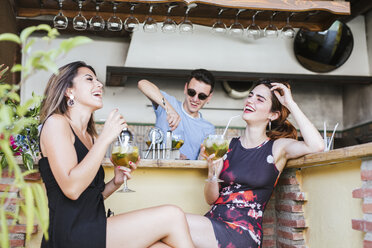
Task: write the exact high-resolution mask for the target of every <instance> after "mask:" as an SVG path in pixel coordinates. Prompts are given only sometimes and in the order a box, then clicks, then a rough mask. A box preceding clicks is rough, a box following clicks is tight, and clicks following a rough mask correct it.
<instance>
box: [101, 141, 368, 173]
mask: <svg viewBox="0 0 372 248" xmlns="http://www.w3.org/2000/svg"><path fill="white" fill-rule="evenodd" d="M368 157H371V159H372V142H371V143H367V144H363V145H356V146H350V147H345V148H340V149H336V150H331V151H329V152H320V153H313V154H309V155H306V156H303V157H300V158H297V159H292V160H289V161H288V163H287V166H286V168H303V167H308V166H320V165H329V164H336V163H339V162H345V161H352V160H356V159H367V158H368ZM102 164H103V165H104V166H112V164H111V162H110V160H109V159H105V160H104V161H103V163H102ZM139 167H144V168H199V169H203V168H207V163H206V161H201V160H152V159H142V160H141V161H140V164H139Z"/></svg>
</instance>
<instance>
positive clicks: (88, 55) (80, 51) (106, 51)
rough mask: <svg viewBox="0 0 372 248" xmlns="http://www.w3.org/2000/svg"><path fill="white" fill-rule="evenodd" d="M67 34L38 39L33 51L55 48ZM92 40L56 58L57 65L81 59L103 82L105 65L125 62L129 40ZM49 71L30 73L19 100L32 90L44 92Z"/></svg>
mask: <svg viewBox="0 0 372 248" xmlns="http://www.w3.org/2000/svg"><path fill="white" fill-rule="evenodd" d="M31 38H40V37H39V36H31ZM67 38H70V37H69V36H60V37H58V38H57V39H55V40H53V41H52V42H51V43H50V44H49V43H47V42H46V41H43V40H41V39H38V40H37V41H36V42H35V44H34V45H33V46H32V50H31V51H30V52H33V51H38V50H43V51H45V50H49V49H53V48H56V47H57V46H58V45H59V44H60V43H61V42H62V41H63V40H64V39H67ZM90 38H92V39H93V40H94V41H93V42H92V43H89V44H87V45H83V46H79V47H77V48H74V49H72V50H71V52H69V53H68V54H67V56H65V57H62V58H60V59H58V61H57V65H58V67H60V66H63V65H65V64H67V63H70V62H73V61H76V60H82V61H84V62H86V63H87V64H88V65H91V66H93V68H94V69H95V70H96V73H97V76H98V78H99V79H100V80H101V81H102V82H105V80H106V66H108V65H111V66H122V65H123V64H124V62H125V59H126V56H127V51H128V46H129V40H128V39H105V38H97V37H90ZM27 58H28V57H27V55H24V56H23V57H22V64H23V63H25V61H26V60H27ZM50 76H51V72H46V71H39V72H37V73H36V74H34V75H32V76H31V77H30V78H29V79H28V80H27V82H26V83H25V84H24V85H23V86H22V90H21V100H22V101H24V100H26V99H28V98H29V97H30V96H31V94H32V92H33V91H34V92H35V93H36V94H37V95H42V94H43V93H44V89H45V86H46V84H47V82H48V79H49V77H50Z"/></svg>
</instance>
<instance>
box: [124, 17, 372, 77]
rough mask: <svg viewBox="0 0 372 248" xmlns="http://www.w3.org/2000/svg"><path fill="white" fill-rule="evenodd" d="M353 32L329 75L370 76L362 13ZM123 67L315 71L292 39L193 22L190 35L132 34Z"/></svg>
mask: <svg viewBox="0 0 372 248" xmlns="http://www.w3.org/2000/svg"><path fill="white" fill-rule="evenodd" d="M347 25H348V26H349V27H350V28H351V30H352V33H353V35H354V49H353V52H352V54H351V56H350V58H349V59H348V61H346V63H345V64H344V65H343V66H341V67H340V68H338V69H336V70H334V71H333V72H330V73H329V74H330V75H370V70H369V66H368V55H367V53H366V50H367V43H366V39H365V23H364V18H363V16H360V17H357V18H355V19H354V20H352V21H351V22H349V23H348V24H347ZM125 66H133V67H150V68H174V69H194V68H199V67H200V68H206V69H209V70H217V71H218V70H220V71H243V72H270V73H299V74H314V73H313V72H310V71H308V70H306V69H305V68H303V67H302V66H301V65H300V64H299V63H298V62H297V60H296V58H295V56H294V52H293V40H284V39H266V38H261V39H259V40H252V39H247V38H241V39H237V38H233V37H230V36H228V35H223V36H220V35H213V34H211V32H210V28H209V27H204V26H198V25H195V31H194V34H192V35H181V34H162V33H161V32H157V33H155V34H152V33H144V32H143V31H142V29H140V31H139V32H136V33H134V34H133V37H132V42H131V45H130V48H129V52H128V58H127V60H126V63H125Z"/></svg>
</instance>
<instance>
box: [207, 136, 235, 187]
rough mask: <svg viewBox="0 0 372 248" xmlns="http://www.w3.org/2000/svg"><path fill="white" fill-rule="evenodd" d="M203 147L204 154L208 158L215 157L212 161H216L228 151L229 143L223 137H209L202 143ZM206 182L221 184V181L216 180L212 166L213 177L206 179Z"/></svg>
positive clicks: (214, 169)
mask: <svg viewBox="0 0 372 248" xmlns="http://www.w3.org/2000/svg"><path fill="white" fill-rule="evenodd" d="M203 145H204V147H205V154H206V155H207V156H208V157H209V156H210V155H212V154H214V155H215V156H214V157H213V158H212V159H213V160H217V159H219V158H222V157H223V156H224V155H225V154H226V152H227V150H228V149H229V142H228V140H226V139H225V138H224V136H223V135H214V134H213V135H209V136H208V137H207V138H206V139H205V140H204V143H203ZM206 181H208V182H223V180H221V179H219V178H217V174H216V168H215V166H213V176H212V178H210V179H209V178H208V179H207V180H206Z"/></svg>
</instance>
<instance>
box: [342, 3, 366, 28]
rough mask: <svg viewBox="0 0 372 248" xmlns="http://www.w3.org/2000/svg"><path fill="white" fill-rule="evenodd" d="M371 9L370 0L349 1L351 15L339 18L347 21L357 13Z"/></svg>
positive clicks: (361, 13) (363, 12) (364, 12)
mask: <svg viewBox="0 0 372 248" xmlns="http://www.w3.org/2000/svg"><path fill="white" fill-rule="evenodd" d="M371 9H372V1H371V0H354V1H353V2H352V3H351V15H348V16H343V17H341V18H340V20H341V21H343V22H345V23H346V22H349V21H351V20H353V19H354V18H355V17H357V16H359V15H364V14H366V13H367V12H368V11H369V10H371Z"/></svg>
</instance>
